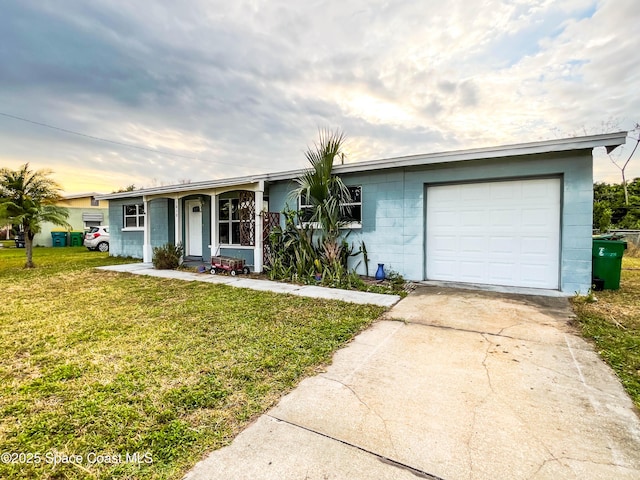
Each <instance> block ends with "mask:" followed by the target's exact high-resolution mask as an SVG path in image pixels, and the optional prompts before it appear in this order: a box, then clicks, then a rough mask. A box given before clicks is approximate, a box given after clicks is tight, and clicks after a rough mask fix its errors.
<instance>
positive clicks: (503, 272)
mask: <svg viewBox="0 0 640 480" xmlns="http://www.w3.org/2000/svg"><path fill="white" fill-rule="evenodd" d="M489 267H490V268H489V277H488V281H487V282H485V283H492V284H500V285H504V284H508V283H511V282H513V279H514V270H513V265H512V264H511V263H496V262H491V263H490V264H489Z"/></svg>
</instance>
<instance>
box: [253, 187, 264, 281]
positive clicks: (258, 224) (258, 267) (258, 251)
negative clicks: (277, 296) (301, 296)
mask: <svg viewBox="0 0 640 480" xmlns="http://www.w3.org/2000/svg"><path fill="white" fill-rule="evenodd" d="M255 195H256V199H255V200H256V208H255V232H254V235H253V236H254V243H255V246H254V247H253V269H254V271H255V272H256V273H260V272H262V260H263V259H262V255H263V251H262V204H263V201H264V181H262V180H261V181H260V182H258V188H257V190H256V192H255Z"/></svg>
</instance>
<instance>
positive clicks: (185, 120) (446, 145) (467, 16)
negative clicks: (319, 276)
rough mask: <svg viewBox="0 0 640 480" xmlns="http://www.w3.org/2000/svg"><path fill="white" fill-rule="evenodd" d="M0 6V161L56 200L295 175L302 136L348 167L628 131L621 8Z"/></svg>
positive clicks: (574, 2)
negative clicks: (344, 158) (324, 141)
mask: <svg viewBox="0 0 640 480" xmlns="http://www.w3.org/2000/svg"><path fill="white" fill-rule="evenodd" d="M0 4H1V5H2V14H1V15H0V65H1V67H0V166H6V167H10V168H17V167H18V166H20V165H21V164H23V163H25V162H30V163H31V165H32V166H33V167H34V168H49V169H52V170H53V171H54V172H55V178H56V179H57V180H58V181H59V182H60V183H61V184H62V186H63V187H64V189H65V191H66V192H67V193H80V192H88V191H100V192H110V191H113V190H114V189H117V188H119V187H123V186H126V185H129V184H132V183H133V184H135V185H136V186H145V187H149V186H155V185H160V184H170V183H178V182H180V181H186V180H191V181H198V180H206V179H213V178H220V177H228V176H236V175H247V174H252V173H261V172H268V171H278V170H288V169H291V168H297V167H304V166H306V164H305V159H304V150H305V149H306V147H307V145H309V144H311V143H312V142H313V141H314V139H315V138H316V137H317V131H318V128H332V129H336V128H339V129H341V130H342V131H344V132H345V134H346V135H347V137H348V143H347V152H348V161H353V162H356V161H359V160H370V159H375V158H388V157H392V156H400V155H409V154H418V153H430V152H438V151H447V150H457V149H464V148H472V147H484V146H496V145H502V144H508V143H518V142H528V141H536V140H545V139H553V138H561V137H566V136H575V135H582V134H585V133H587V134H593V133H604V132H608V131H616V130H629V129H631V128H633V127H634V125H635V124H636V122H640V95H639V94H638V93H639V87H640V38H639V36H638V33H637V32H638V25H640V8H639V6H638V3H637V0H603V1H586V0H562V1H552V0H511V1H500V0H485V1H482V2H480V1H471V0H466V1H462V0H448V1H446V2H435V1H428V0H385V1H380V0H347V1H345V0H309V1H300V2H293V1H291V0H248V1H244V0H235V1H233V2H231V1H228V0H227V1H218V0H188V1H185V2H176V1H173V0H172V1H154V2H146V1H142V0H141V1H135V2H131V1H124V0H92V1H90V2H86V1H66V0H56V1H47V0H33V1H31V0H0ZM19 118H21V119H24V120H20V119H19ZM25 120H28V121H25ZM31 122H35V123H31ZM39 124H44V125H49V126H50V127H55V128H49V127H46V126H43V125H39ZM69 132H77V133H79V134H82V135H77V134H73V133H69ZM92 137H95V138H92ZM96 138H99V139H103V140H98V139H96ZM104 140H108V141H104ZM122 144H127V145H133V146H136V147H138V148H133V147H129V146H124V145H122ZM630 152H631V144H630V143H628V145H627V146H626V148H625V150H624V151H623V152H622V156H619V158H620V159H624V157H625V156H628V154H629V153H630ZM628 176H629V177H631V178H633V177H636V176H640V154H636V156H635V158H634V159H633V160H632V161H631V163H630V166H629V167H628ZM595 177H596V179H597V180H608V181H617V180H618V179H619V171H618V170H617V169H616V167H615V166H614V165H613V164H612V163H611V161H610V160H609V158H608V157H606V156H605V155H604V152H598V151H596V165H595Z"/></svg>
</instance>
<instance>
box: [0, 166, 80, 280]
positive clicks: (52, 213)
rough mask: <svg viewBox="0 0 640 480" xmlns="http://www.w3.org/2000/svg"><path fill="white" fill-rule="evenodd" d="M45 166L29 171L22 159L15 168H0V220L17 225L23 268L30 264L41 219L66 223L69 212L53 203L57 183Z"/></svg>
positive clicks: (58, 197)
mask: <svg viewBox="0 0 640 480" xmlns="http://www.w3.org/2000/svg"><path fill="white" fill-rule="evenodd" d="M50 174H51V171H49V170H38V171H35V172H34V171H32V170H30V169H29V164H28V163H26V164H24V165H23V166H22V167H20V168H19V169H18V170H9V169H8V168H2V169H0V223H2V224H4V223H11V224H13V225H20V226H21V227H22V231H23V232H24V240H25V247H26V254H27V261H26V263H25V265H24V266H25V268H33V267H34V264H33V237H34V236H35V234H36V233H38V232H39V231H40V225H41V223H42V222H50V223H53V224H54V225H61V226H68V223H67V221H66V220H67V218H68V217H69V212H68V210H67V209H66V208H64V207H59V206H57V205H56V203H57V202H58V201H59V200H60V199H61V196H60V193H59V192H60V190H61V187H60V186H59V185H58V184H57V183H56V182H55V181H54V180H52V179H51V178H48V175H50Z"/></svg>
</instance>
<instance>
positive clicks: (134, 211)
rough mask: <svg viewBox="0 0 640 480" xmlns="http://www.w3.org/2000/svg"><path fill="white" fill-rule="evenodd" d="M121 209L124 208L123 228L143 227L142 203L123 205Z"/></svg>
mask: <svg viewBox="0 0 640 480" xmlns="http://www.w3.org/2000/svg"><path fill="white" fill-rule="evenodd" d="M123 209H124V228H143V227H144V204H143V203H136V204H133V205H125V206H124V207H123Z"/></svg>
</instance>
